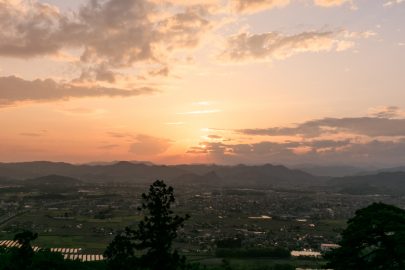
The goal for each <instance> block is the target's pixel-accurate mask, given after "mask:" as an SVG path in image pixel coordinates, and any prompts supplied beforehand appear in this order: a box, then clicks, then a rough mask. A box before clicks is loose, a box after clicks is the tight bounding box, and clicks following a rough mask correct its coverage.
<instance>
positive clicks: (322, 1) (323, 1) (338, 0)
mask: <svg viewBox="0 0 405 270" xmlns="http://www.w3.org/2000/svg"><path fill="white" fill-rule="evenodd" d="M314 3H315V5H317V6H321V7H335V6H341V5H343V4H345V3H353V2H352V0H314Z"/></svg>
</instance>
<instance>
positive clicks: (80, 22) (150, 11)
mask: <svg viewBox="0 0 405 270" xmlns="http://www.w3.org/2000/svg"><path fill="white" fill-rule="evenodd" d="M174 10H176V11H172V12H166V13H164V12H163V11H165V10H162V7H160V5H159V4H158V3H153V2H152V1H147V0H136V1H134V0H107V1H98V0H94V1H86V2H85V3H84V4H83V5H82V6H81V7H80V8H79V9H78V10H77V11H71V12H69V13H68V12H61V11H60V10H58V8H56V7H55V6H52V5H49V4H44V3H41V2H38V1H35V0H34V1H28V0H23V1H7V0H0V55H1V56H7V57H19V58H30V57H38V56H46V55H61V54H63V52H62V51H63V50H66V49H76V50H79V51H80V52H81V53H80V54H81V55H80V65H82V68H83V69H84V72H85V73H86V74H85V75H87V77H89V76H90V75H93V77H94V78H93V79H95V80H100V81H108V82H113V81H114V80H115V78H114V73H113V71H112V69H117V68H126V67H132V66H133V65H134V64H135V63H142V64H150V63H164V62H166V61H167V60H168V57H169V56H170V54H171V52H172V51H175V50H179V49H189V48H194V47H196V46H197V45H198V44H199V42H200V40H201V37H202V36H203V34H204V33H206V32H207V31H208V30H209V29H210V28H211V26H212V25H211V22H210V21H208V20H207V19H206V18H204V17H205V16H207V15H208V14H207V11H206V10H205V9H204V8H203V7H199V8H197V7H185V8H184V7H182V6H179V7H178V8H177V9H174ZM160 17H161V19H159V18H160ZM88 66H90V68H89V67H88ZM165 73H167V72H165Z"/></svg>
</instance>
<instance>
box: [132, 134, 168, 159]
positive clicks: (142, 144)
mask: <svg viewBox="0 0 405 270" xmlns="http://www.w3.org/2000/svg"><path fill="white" fill-rule="evenodd" d="M171 145H172V142H171V140H168V139H162V138H156V137H152V136H148V135H138V136H136V142H135V143H132V144H131V147H130V149H129V152H131V153H133V154H136V155H139V156H152V155H159V154H162V153H164V152H166V151H167V150H168V149H169V148H170V146H171Z"/></svg>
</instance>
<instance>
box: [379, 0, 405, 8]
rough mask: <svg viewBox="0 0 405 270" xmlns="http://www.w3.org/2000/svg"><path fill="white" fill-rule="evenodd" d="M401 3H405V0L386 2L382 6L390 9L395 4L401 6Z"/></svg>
mask: <svg viewBox="0 0 405 270" xmlns="http://www.w3.org/2000/svg"><path fill="white" fill-rule="evenodd" d="M401 3H405V0H390V1H386V2H385V3H384V4H383V6H384V7H391V6H394V5H397V4H401Z"/></svg>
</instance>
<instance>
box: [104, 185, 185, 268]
mask: <svg viewBox="0 0 405 270" xmlns="http://www.w3.org/2000/svg"><path fill="white" fill-rule="evenodd" d="M174 202H175V198H174V194H173V188H172V187H167V186H166V184H165V183H164V182H163V181H159V180H158V181H156V182H154V183H153V184H152V185H151V186H150V188H149V192H148V194H145V193H144V194H142V205H141V207H139V210H140V211H142V212H143V213H144V218H143V220H142V221H141V222H140V223H139V224H138V228H137V229H131V228H126V229H125V231H124V232H122V233H120V234H119V235H117V236H116V237H115V239H114V240H113V242H112V243H111V244H110V245H109V246H108V247H107V250H106V252H105V256H106V257H107V260H108V266H109V268H110V269H151V270H161V269H166V270H174V269H185V268H186V263H185V258H184V257H183V256H180V255H179V254H178V252H177V251H176V250H173V248H172V243H173V240H174V239H175V238H176V237H177V231H178V229H179V228H180V227H182V226H183V223H184V221H185V220H186V219H188V215H186V216H185V217H180V216H178V215H175V214H174V212H173V211H172V210H171V205H172V204H173V203H174ZM136 252H138V253H140V254H141V255H140V256H139V257H137V256H136Z"/></svg>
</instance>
